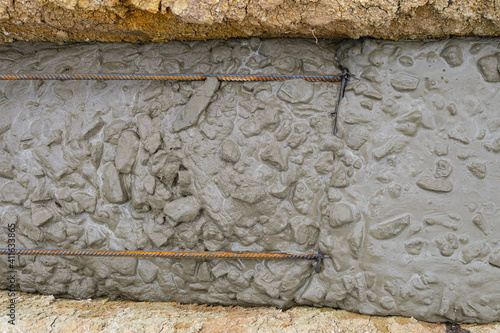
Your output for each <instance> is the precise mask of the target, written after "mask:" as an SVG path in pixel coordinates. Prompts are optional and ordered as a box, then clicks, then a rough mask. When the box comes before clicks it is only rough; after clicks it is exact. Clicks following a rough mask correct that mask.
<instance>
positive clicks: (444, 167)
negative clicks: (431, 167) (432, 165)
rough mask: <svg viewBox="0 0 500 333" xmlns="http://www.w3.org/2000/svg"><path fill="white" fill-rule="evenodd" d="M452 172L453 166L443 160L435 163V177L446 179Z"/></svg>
mask: <svg viewBox="0 0 500 333" xmlns="http://www.w3.org/2000/svg"><path fill="white" fill-rule="evenodd" d="M452 171H453V166H452V165H451V163H450V162H448V161H447V160H445V159H440V160H438V161H437V162H436V177H438V178H447V177H448V176H449V175H450V174H451V172H452Z"/></svg>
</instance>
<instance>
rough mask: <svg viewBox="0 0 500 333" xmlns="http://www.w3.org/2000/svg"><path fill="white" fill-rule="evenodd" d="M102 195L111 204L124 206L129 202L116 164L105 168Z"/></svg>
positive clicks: (110, 164)
mask: <svg viewBox="0 0 500 333" xmlns="http://www.w3.org/2000/svg"><path fill="white" fill-rule="evenodd" d="M102 194H103V197H104V199H106V200H107V201H108V202H110V203H115V204H122V203H124V202H126V201H127V200H128V195H127V192H126V191H125V189H124V187H123V182H122V179H121V176H120V174H119V173H118V170H116V167H115V165H114V163H109V164H107V165H106V166H105V167H104V170H103V173H102Z"/></svg>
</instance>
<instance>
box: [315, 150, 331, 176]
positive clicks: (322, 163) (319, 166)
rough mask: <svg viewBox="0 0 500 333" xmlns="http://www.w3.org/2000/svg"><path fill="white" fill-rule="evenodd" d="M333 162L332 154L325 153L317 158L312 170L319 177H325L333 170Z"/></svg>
mask: <svg viewBox="0 0 500 333" xmlns="http://www.w3.org/2000/svg"><path fill="white" fill-rule="evenodd" d="M334 162H335V160H334V155H333V153H332V152H327V153H325V154H323V155H321V156H320V157H319V158H318V160H317V161H316V163H315V164H314V168H315V169H316V172H317V173H319V174H320V175H326V174H327V173H330V172H331V171H332V170H333V167H334Z"/></svg>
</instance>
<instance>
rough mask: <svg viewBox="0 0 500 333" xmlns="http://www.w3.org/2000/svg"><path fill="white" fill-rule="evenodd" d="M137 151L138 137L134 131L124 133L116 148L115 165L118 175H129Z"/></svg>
mask: <svg viewBox="0 0 500 333" xmlns="http://www.w3.org/2000/svg"><path fill="white" fill-rule="evenodd" d="M138 151H139V137H138V136H137V134H136V133H135V132H134V131H124V132H122V135H121V136H120V139H119V140H118V146H117V147H116V155H115V165H116V169H117V170H118V172H120V173H131V172H132V169H133V167H134V164H135V159H136V157H137V152H138Z"/></svg>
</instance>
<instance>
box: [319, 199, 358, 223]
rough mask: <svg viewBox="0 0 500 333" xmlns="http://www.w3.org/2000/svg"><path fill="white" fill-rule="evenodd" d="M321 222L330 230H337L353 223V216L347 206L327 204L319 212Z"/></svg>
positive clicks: (343, 204)
mask: <svg viewBox="0 0 500 333" xmlns="http://www.w3.org/2000/svg"><path fill="white" fill-rule="evenodd" d="M321 220H322V222H323V223H328V224H329V225H330V226H331V227H332V228H338V227H341V226H343V225H344V224H348V223H352V222H354V214H353V212H352V209H351V207H350V206H349V205H348V204H345V203H335V204H328V205H326V207H324V208H323V209H322V210H321Z"/></svg>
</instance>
